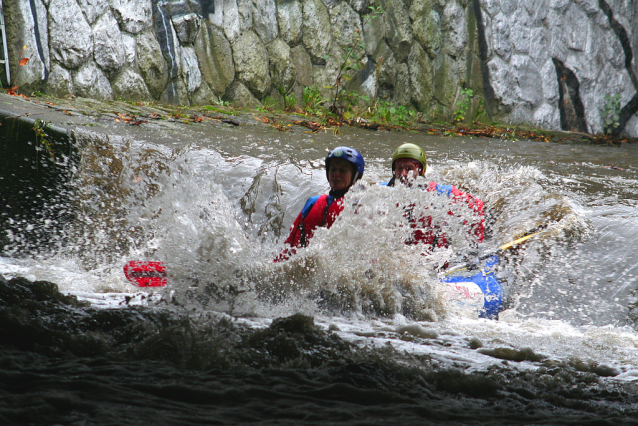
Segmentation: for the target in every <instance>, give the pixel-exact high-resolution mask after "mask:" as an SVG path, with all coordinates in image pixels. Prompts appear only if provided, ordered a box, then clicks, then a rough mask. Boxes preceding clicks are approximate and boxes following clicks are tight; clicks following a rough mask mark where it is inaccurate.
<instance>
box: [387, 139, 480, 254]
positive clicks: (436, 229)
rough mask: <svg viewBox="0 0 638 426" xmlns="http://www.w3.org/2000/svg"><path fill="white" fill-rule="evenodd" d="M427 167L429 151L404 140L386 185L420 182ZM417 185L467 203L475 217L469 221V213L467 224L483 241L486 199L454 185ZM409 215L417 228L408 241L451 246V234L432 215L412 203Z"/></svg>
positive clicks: (478, 241)
mask: <svg viewBox="0 0 638 426" xmlns="http://www.w3.org/2000/svg"><path fill="white" fill-rule="evenodd" d="M426 167H427V159H426V156H425V151H423V149H422V148H421V147H420V146H418V145H415V144H412V143H405V144H402V145H400V146H399V147H398V148H397V149H396V150H395V151H394V154H393V155H392V179H390V181H389V182H386V183H384V184H383V185H387V186H395V184H396V183H397V182H399V183H400V184H403V185H406V186H412V185H414V184H415V183H416V178H417V177H418V176H424V175H425V169H426ZM417 187H418V188H421V189H423V190H425V191H436V192H437V193H438V194H439V195H445V196H447V197H448V198H449V199H450V200H451V201H452V202H454V203H464V204H466V205H467V206H468V208H469V210H470V211H469V213H468V215H467V217H471V218H475V219H474V220H471V221H468V219H467V217H466V218H464V219H463V224H464V225H466V226H467V227H468V233H469V235H470V236H472V237H473V238H472V240H473V242H474V243H480V242H482V241H483V236H484V232H485V225H484V215H483V201H481V200H480V199H478V198H476V197H473V196H472V195H469V194H467V193H465V192H462V191H460V190H459V189H458V188H456V187H455V186H454V185H441V184H438V183H436V182H429V183H428V184H426V185H424V184H419V185H417ZM448 214H449V215H451V216H454V215H455V213H453V212H452V211H448ZM406 217H407V218H408V220H409V222H410V226H411V227H412V228H414V232H413V233H412V237H411V238H410V240H409V241H406V243H407V244H425V245H427V246H430V247H429V249H430V248H431V249H433V248H438V247H448V245H449V241H448V237H447V235H446V234H445V232H444V231H443V230H442V229H441V228H440V226H439V225H437V224H433V223H432V222H433V221H432V216H428V215H426V214H423V213H421V214H417V213H416V212H414V205H410V206H408V207H407V208H406Z"/></svg>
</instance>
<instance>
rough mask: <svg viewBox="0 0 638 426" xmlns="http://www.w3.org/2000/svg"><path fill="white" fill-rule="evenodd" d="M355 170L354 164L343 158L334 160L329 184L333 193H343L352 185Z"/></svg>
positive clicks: (329, 173) (331, 163) (331, 162)
mask: <svg viewBox="0 0 638 426" xmlns="http://www.w3.org/2000/svg"><path fill="white" fill-rule="evenodd" d="M353 178H354V170H353V168H352V163H350V162H349V161H346V160H344V159H342V158H333V159H332V160H331V161H330V169H328V183H329V184H330V189H332V190H333V191H341V190H344V189H346V188H348V187H349V186H350V185H351V184H352V179H353Z"/></svg>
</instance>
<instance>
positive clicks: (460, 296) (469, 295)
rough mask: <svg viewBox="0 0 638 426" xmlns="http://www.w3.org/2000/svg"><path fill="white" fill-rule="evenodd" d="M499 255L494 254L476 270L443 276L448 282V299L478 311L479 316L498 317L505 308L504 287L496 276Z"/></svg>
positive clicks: (443, 279)
mask: <svg viewBox="0 0 638 426" xmlns="http://www.w3.org/2000/svg"><path fill="white" fill-rule="evenodd" d="M498 263H499V257H498V256H497V255H493V256H491V257H489V258H488V259H486V261H485V262H484V264H483V265H482V266H481V267H480V268H479V269H478V272H475V271H476V269H474V270H473V271H471V272H465V273H460V272H459V273H454V274H450V275H447V276H444V277H443V278H441V281H442V282H444V283H447V284H448V287H449V289H448V290H449V292H448V300H449V301H450V303H452V304H454V305H457V306H459V307H461V308H466V309H470V310H476V311H478V316H479V318H489V319H498V313H499V312H500V311H501V309H502V308H503V306H502V305H503V287H502V286H501V283H500V281H499V280H498V278H497V277H496V266H497V265H498Z"/></svg>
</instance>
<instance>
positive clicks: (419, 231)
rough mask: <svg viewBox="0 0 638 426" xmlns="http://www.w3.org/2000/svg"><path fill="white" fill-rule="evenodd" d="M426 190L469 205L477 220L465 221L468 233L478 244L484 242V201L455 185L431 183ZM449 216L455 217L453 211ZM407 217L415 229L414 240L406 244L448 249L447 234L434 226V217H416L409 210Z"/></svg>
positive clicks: (449, 212)
mask: <svg viewBox="0 0 638 426" xmlns="http://www.w3.org/2000/svg"><path fill="white" fill-rule="evenodd" d="M424 189H425V190H426V191H437V192H438V193H439V194H440V195H446V196H447V197H448V198H449V199H450V200H452V201H453V202H454V203H464V204H467V206H468V207H469V209H470V210H471V212H472V215H473V216H474V217H475V218H476V219H475V220H474V221H473V222H472V223H468V220H467V219H464V220H463V224H464V225H467V226H468V228H469V231H468V233H469V234H470V235H471V236H473V237H474V240H475V241H476V242H477V243H480V242H482V241H483V237H484V235H485V224H484V222H483V201H481V200H480V199H478V198H475V197H473V196H471V195H469V194H467V193H465V192H463V191H461V190H459V189H458V188H457V187H455V186H454V185H440V184H438V183H436V182H430V183H429V184H428V186H427V187H425V188H424ZM448 214H449V215H450V216H454V213H453V212H452V211H448ZM406 215H408V217H409V219H410V227H411V228H413V229H414V232H413V233H412V238H411V239H410V240H409V241H407V242H406V243H407V244H427V245H431V246H432V247H433V248H434V247H447V246H448V245H449V242H448V240H447V236H446V235H445V232H444V231H442V230H441V229H440V228H439V227H438V226H437V225H432V216H425V215H421V216H418V217H415V216H416V215H415V214H414V212H413V211H412V210H409V211H408V212H407V213H406Z"/></svg>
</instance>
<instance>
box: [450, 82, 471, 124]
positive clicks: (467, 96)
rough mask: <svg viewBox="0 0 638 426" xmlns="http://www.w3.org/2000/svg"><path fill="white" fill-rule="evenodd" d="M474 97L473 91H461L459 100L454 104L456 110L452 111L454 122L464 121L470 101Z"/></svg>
mask: <svg viewBox="0 0 638 426" xmlns="http://www.w3.org/2000/svg"><path fill="white" fill-rule="evenodd" d="M473 97H474V90H472V89H467V88H466V89H463V90H461V99H460V100H459V101H458V102H457V103H456V109H455V110H454V121H455V122H457V123H458V122H461V121H465V117H466V116H467V113H468V111H469V109H470V100H471V99H472V98H473Z"/></svg>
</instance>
